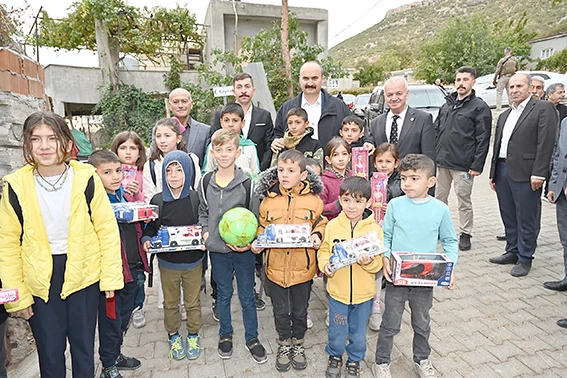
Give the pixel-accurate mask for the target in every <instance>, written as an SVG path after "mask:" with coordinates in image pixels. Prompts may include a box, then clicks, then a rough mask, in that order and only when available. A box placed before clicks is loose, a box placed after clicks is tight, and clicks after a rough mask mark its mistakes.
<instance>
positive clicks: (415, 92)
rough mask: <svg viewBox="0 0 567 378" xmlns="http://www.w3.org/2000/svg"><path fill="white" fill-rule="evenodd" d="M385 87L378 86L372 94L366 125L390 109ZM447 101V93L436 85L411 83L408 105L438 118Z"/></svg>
mask: <svg viewBox="0 0 567 378" xmlns="http://www.w3.org/2000/svg"><path fill="white" fill-rule="evenodd" d="M384 96H385V95H384V87H376V88H374V90H373V91H372V95H371V96H370V100H369V104H368V108H367V110H366V116H365V127H368V126H369V125H370V122H372V120H373V119H374V118H376V117H378V116H379V115H380V114H382V113H384V112H386V111H387V110H388V106H387V105H386V99H385V97H384ZM444 103H445V93H444V92H443V91H442V90H441V88H439V87H438V86H436V85H430V84H416V85H411V84H410V85H409V96H408V105H409V106H411V107H412V108H414V109H420V110H423V111H426V112H427V113H430V114H431V115H432V116H433V120H434V121H435V119H436V118H437V114H438V113H439V108H441V106H443V104H444Z"/></svg>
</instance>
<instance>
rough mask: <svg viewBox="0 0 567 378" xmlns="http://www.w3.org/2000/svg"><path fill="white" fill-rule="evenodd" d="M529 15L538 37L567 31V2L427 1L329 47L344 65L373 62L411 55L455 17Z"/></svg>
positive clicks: (528, 25)
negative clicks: (390, 53) (389, 53)
mask: <svg viewBox="0 0 567 378" xmlns="http://www.w3.org/2000/svg"><path fill="white" fill-rule="evenodd" d="M524 13H525V14H526V18H527V23H526V29H528V30H531V31H533V32H535V33H536V38H542V37H547V36H551V35H555V34H559V33H564V32H567V1H563V2H559V3H557V4H555V5H553V0H426V1H421V2H417V3H413V4H408V5H404V6H401V7H399V8H396V9H393V10H391V11H389V12H388V14H387V15H386V17H385V18H384V20H382V21H381V22H379V23H378V24H376V25H374V26H372V27H370V28H368V29H366V30H365V31H363V32H361V33H359V34H357V35H355V36H354V37H351V38H349V39H347V40H345V41H343V42H341V43H340V44H338V45H336V46H334V47H333V48H332V49H330V50H329V55H330V56H331V57H332V58H334V59H335V60H337V61H340V62H342V63H343V66H344V67H357V66H358V65H359V64H360V63H361V62H364V61H369V62H374V61H376V60H378V59H379V58H380V56H381V54H382V53H383V52H384V51H385V50H387V49H389V48H396V49H398V50H400V49H401V50H403V51H406V52H408V53H409V54H412V52H417V50H418V49H419V46H420V44H421V43H423V42H425V41H427V40H429V39H431V38H432V37H434V36H435V35H436V33H437V32H438V31H439V30H441V29H443V28H444V27H445V26H446V25H448V24H449V23H450V22H451V21H453V20H454V19H455V18H457V17H459V18H461V19H463V20H466V19H469V18H471V17H481V18H482V19H483V20H485V22H486V23H488V24H497V23H502V22H505V23H507V22H510V21H513V20H517V19H519V18H521V17H522V15H523V14H524Z"/></svg>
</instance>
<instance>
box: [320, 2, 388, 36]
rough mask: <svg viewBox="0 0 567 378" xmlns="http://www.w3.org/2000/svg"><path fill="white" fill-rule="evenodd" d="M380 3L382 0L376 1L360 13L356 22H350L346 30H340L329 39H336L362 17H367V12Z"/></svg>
mask: <svg viewBox="0 0 567 378" xmlns="http://www.w3.org/2000/svg"><path fill="white" fill-rule="evenodd" d="M381 2H382V0H378V1H377V2H376V3H375V4H374V5H373V6H371V7H370V8H369V9H368V10H367V11H366V12H364V13H362V16H360V17H359V18H357V19H356V20H354V21H353V22H351V23H350V24H349V25H348V26H347V27H346V28H344V29H343V30H341V31H340V32H338V33H337V34H335V35H334V36H333V37H332V38H331V39H335V38H337V36H339V35H340V34H342V33H344V32H345V31H346V30H347V29H348V28H350V27H351V26H352V25H354V24H355V23H357V22H358V21H360V20H361V19H363V18H364V17H366V16H368V12H370V11H371V10H372V9H374V8H375V7H376V6H377V5H378V4H380V3H381Z"/></svg>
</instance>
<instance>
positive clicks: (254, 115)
mask: <svg viewBox="0 0 567 378" xmlns="http://www.w3.org/2000/svg"><path fill="white" fill-rule="evenodd" d="M250 106H251V107H252V113H251V115H250V127H249V128H248V135H246V138H247V139H249V138H248V137H249V136H250V135H252V130H254V128H255V127H256V122H258V120H257V119H256V118H258V114H257V112H256V111H255V110H256V109H255V108H256V107H255V106H254V104H250ZM244 116H246V114H245V115H244Z"/></svg>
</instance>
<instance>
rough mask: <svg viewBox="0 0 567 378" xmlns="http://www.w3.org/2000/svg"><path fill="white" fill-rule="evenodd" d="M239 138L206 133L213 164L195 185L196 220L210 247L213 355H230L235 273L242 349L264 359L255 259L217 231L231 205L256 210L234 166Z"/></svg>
mask: <svg viewBox="0 0 567 378" xmlns="http://www.w3.org/2000/svg"><path fill="white" fill-rule="evenodd" d="M239 144H240V136H239V135H238V134H236V133H235V132H234V131H233V130H231V129H221V130H217V131H216V132H215V133H214V134H213V136H212V137H211V145H212V148H211V155H212V157H213V158H214V159H215V161H216V162H217V168H216V169H215V170H214V171H213V172H210V173H207V174H206V175H205V176H203V178H202V179H201V182H200V184H199V189H198V192H199V224H200V225H201V227H202V228H203V241H204V242H205V247H206V248H207V250H208V251H209V255H210V258H211V264H212V274H213V280H214V281H215V282H216V284H217V306H218V307H217V308H218V316H219V322H220V329H219V336H220V340H219V345H218V350H217V351H218V354H219V356H220V358H222V359H228V358H230V357H232V334H233V329H232V321H231V312H230V300H231V298H232V293H233V288H232V276H233V274H234V276H235V277H236V282H237V285H238V298H239V299H240V305H241V306H242V320H243V322H244V333H245V338H246V348H247V349H248V350H249V351H250V353H251V354H252V358H253V359H254V361H255V362H257V363H259V364H263V363H264V362H266V361H267V360H268V356H267V354H266V350H265V349H264V347H263V346H262V344H261V343H260V341H259V340H258V317H257V313H256V301H255V298H254V262H255V261H256V258H255V256H254V254H253V253H252V252H251V251H250V245H247V246H244V247H237V246H233V245H229V244H227V243H226V242H225V241H224V240H223V239H222V238H221V235H220V233H219V222H220V220H221V218H222V216H223V214H224V213H226V212H227V211H228V210H230V209H233V208H235V207H244V208H250V209H257V207H258V204H257V202H256V203H252V204H251V203H250V202H251V201H256V199H255V196H251V195H250V193H251V190H250V187H251V185H252V183H251V180H250V178H249V177H248V175H246V173H244V172H243V171H242V169H240V168H238V167H236V166H235V161H236V158H237V157H238V156H239V155H240V153H241V149H240V146H239Z"/></svg>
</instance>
